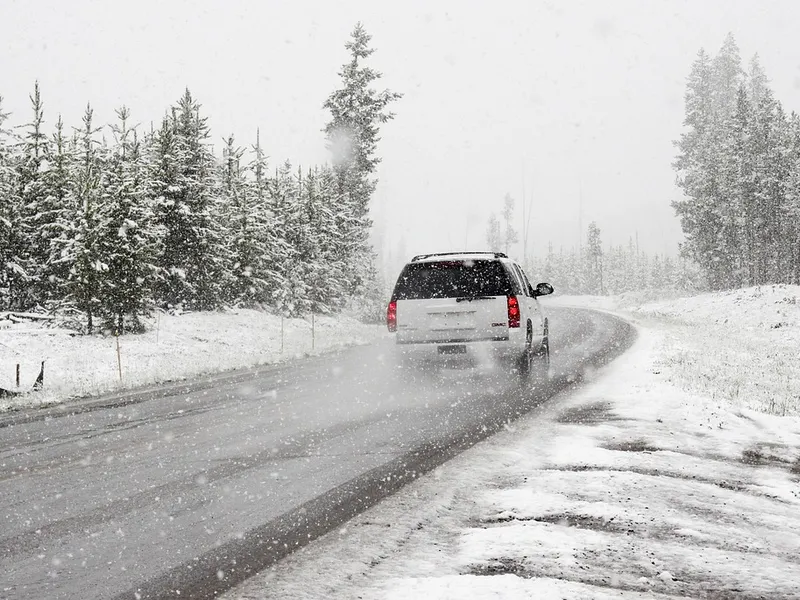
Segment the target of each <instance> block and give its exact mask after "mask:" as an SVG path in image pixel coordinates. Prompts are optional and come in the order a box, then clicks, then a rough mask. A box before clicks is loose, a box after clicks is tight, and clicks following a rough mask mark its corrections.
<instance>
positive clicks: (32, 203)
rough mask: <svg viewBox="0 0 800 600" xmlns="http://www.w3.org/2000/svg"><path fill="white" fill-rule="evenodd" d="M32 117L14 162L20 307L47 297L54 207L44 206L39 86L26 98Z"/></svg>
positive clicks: (43, 137) (44, 154) (45, 146)
mask: <svg viewBox="0 0 800 600" xmlns="http://www.w3.org/2000/svg"><path fill="white" fill-rule="evenodd" d="M30 100H31V108H32V109H33V118H32V120H31V122H30V123H27V124H26V125H24V126H23V127H24V133H23V134H22V136H21V140H20V155H19V158H18V163H17V168H16V170H17V185H18V191H17V194H18V197H19V202H20V211H19V214H18V220H17V221H16V228H17V229H18V231H19V234H18V235H19V240H20V241H21V242H22V243H24V246H23V247H22V248H20V249H19V258H20V263H21V265H20V266H22V269H23V270H24V275H23V278H22V281H20V282H19V283H20V287H19V288H18V289H17V291H18V293H19V294H20V295H19V296H18V302H17V305H18V306H21V307H32V306H33V305H34V304H36V302H37V301H39V300H41V299H43V298H45V297H46V295H47V289H48V287H49V286H48V284H49V281H48V275H49V273H48V272H47V263H48V260H49V257H50V238H51V236H52V233H53V219H54V207H53V206H51V205H50V204H49V203H48V194H47V187H46V185H45V179H44V178H45V173H46V171H47V170H48V168H49V162H48V160H49V147H48V141H47V135H46V134H45V133H44V128H43V124H44V105H43V103H42V98H41V93H40V91H39V83H38V82H36V84H35V85H34V90H33V94H31V96H30Z"/></svg>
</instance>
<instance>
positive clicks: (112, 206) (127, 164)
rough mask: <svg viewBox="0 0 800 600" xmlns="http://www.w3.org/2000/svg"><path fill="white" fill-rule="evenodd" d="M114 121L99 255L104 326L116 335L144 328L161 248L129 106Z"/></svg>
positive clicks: (101, 211)
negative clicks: (143, 320) (143, 318)
mask: <svg viewBox="0 0 800 600" xmlns="http://www.w3.org/2000/svg"><path fill="white" fill-rule="evenodd" d="M116 114H117V118H118V123H116V124H114V125H112V126H111V130H112V133H113V136H114V145H113V146H112V147H111V148H110V150H109V152H108V156H107V157H106V160H105V161H104V164H103V173H102V179H101V182H100V205H99V210H98V213H99V221H100V223H102V227H101V229H100V230H99V232H98V237H97V246H98V250H97V252H98V257H99V260H100V262H101V263H102V264H103V269H102V270H101V271H100V272H99V278H98V297H99V308H100V312H101V314H102V316H103V318H104V321H105V323H104V326H105V327H106V328H108V329H110V330H112V331H114V332H115V333H117V334H118V335H121V334H123V333H125V332H126V331H140V330H141V329H142V323H141V321H140V317H141V316H144V315H145V314H147V313H148V311H149V309H150V303H151V290H152V288H153V285H154V275H155V273H156V271H157V267H156V264H155V261H156V256H157V253H158V240H159V237H160V236H158V235H157V229H156V227H155V224H154V219H155V215H154V213H153V207H152V204H151V200H150V198H149V196H148V189H147V180H146V178H145V175H146V167H145V163H144V159H143V156H142V152H141V144H140V142H139V139H138V134H137V132H136V129H135V128H132V127H131V126H130V121H129V120H130V110H129V109H128V108H127V107H125V106H123V107H121V108H119V109H118V110H117V111H116Z"/></svg>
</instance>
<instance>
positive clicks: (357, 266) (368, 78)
mask: <svg viewBox="0 0 800 600" xmlns="http://www.w3.org/2000/svg"><path fill="white" fill-rule="evenodd" d="M370 39H371V36H369V35H368V34H367V32H366V30H365V29H364V27H363V25H362V24H361V23H358V24H356V26H355V28H354V29H353V32H352V34H351V38H350V40H349V41H348V42H347V43H346V44H345V48H346V49H347V51H348V52H349V53H350V60H349V61H348V62H347V63H345V64H344V65H343V66H342V70H341V71H340V72H339V76H340V77H341V81H342V84H341V87H340V88H338V89H336V90H335V91H334V92H333V93H331V95H330V96H328V99H327V100H326V101H325V103H324V105H323V106H324V107H325V108H326V109H328V110H329V111H330V113H331V120H330V121H329V122H328V124H327V125H326V126H325V128H324V129H323V131H324V132H325V135H326V138H327V142H328V149H329V150H330V151H331V152H332V155H333V167H334V170H335V172H336V178H337V184H338V187H339V190H338V191H339V196H340V198H341V202H342V210H343V211H346V212H348V213H349V214H350V215H351V219H348V221H346V222H352V224H353V228H352V231H348V232H347V233H346V238H347V239H348V240H349V241H350V244H349V250H350V252H349V255H348V261H349V263H350V268H349V269H348V272H347V276H348V279H349V282H348V283H349V285H348V287H349V291H350V293H354V294H355V293H359V291H360V290H361V289H362V288H363V284H364V282H365V281H366V280H367V278H368V277H369V276H370V275H369V274H370V273H371V272H374V269H372V265H371V260H372V251H371V249H370V247H369V242H368V237H369V229H370V227H371V226H372V222H371V220H370V218H369V202H370V198H371V196H372V193H373V191H374V190H375V186H376V181H375V179H374V173H375V170H376V169H377V166H378V163H380V158H379V157H378V155H377V145H378V142H379V141H380V137H379V133H380V125H382V124H384V123H386V122H387V121H389V120H391V119H392V118H394V113H392V112H389V111H388V110H387V107H388V106H389V104H390V103H392V102H394V101H395V100H397V99H399V98H401V97H402V95H401V94H398V93H396V92H391V91H389V90H383V91H380V92H379V91H377V90H375V89H374V88H373V87H372V85H373V84H374V83H375V82H376V81H377V80H378V79H380V78H381V76H382V75H381V73H379V72H378V71H376V70H374V69H372V68H370V67H367V66H365V65H364V61H365V60H366V59H367V58H369V56H370V55H371V54H372V53H373V52H374V49H372V48H370V46H369V43H370Z"/></svg>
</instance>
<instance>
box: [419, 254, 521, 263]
mask: <svg viewBox="0 0 800 600" xmlns="http://www.w3.org/2000/svg"><path fill="white" fill-rule="evenodd" d="M457 254H486V255H488V256H493V257H495V258H508V256H506V255H505V253H503V252H463V251H462V252H435V253H433V254H418V255H417V256H415V257H414V258H412V259H411V262H417V261H418V260H423V259H425V258H431V257H432V256H453V255H457Z"/></svg>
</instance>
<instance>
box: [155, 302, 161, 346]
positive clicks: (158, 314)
mask: <svg viewBox="0 0 800 600" xmlns="http://www.w3.org/2000/svg"><path fill="white" fill-rule="evenodd" d="M159 331H161V311H160V310H158V309H156V346H157V345H158V333H159Z"/></svg>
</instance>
